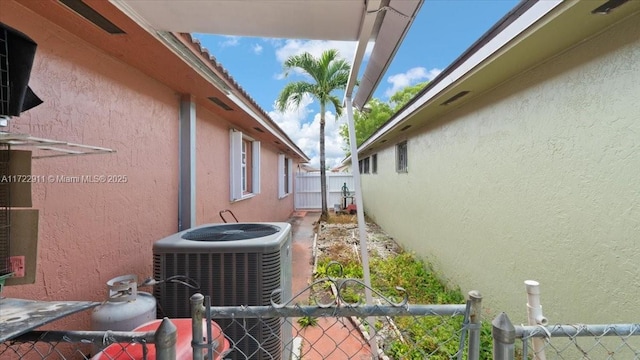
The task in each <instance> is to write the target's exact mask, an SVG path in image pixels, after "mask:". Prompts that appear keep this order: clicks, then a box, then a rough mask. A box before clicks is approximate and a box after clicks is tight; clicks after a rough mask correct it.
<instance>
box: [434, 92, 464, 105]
mask: <svg viewBox="0 0 640 360" xmlns="http://www.w3.org/2000/svg"><path fill="white" fill-rule="evenodd" d="M468 93H470V91H466V90H465V91H460V92H459V93H457V94H455V95H453V96H452V97H450V98H448V99H447V100H446V101H445V102H443V103H442V104H440V105H449V104H451V103H452V102H454V101H456V100H458V99H460V98H461V97H463V96H466V95H467V94H468Z"/></svg>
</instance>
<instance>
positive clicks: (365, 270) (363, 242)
mask: <svg viewBox="0 0 640 360" xmlns="http://www.w3.org/2000/svg"><path fill="white" fill-rule="evenodd" d="M345 103H346V107H347V126H348V128H349V144H350V146H351V169H352V170H351V172H352V173H353V183H354V186H355V191H356V216H357V218H358V233H359V235H360V257H361V258H362V274H363V275H364V283H365V285H366V286H365V287H364V296H365V300H366V304H367V305H373V296H372V294H371V272H370V270H369V251H368V249H369V247H368V245H367V228H366V224H365V222H364V206H363V202H362V187H361V185H360V171H358V167H357V164H358V149H357V146H356V131H355V124H354V121H353V104H352V103H351V97H350V96H347V97H346V98H345ZM353 164H356V165H355V166H354V165H353ZM367 322H368V323H369V335H370V336H371V339H370V341H369V346H370V347H371V353H372V356H373V358H374V359H377V358H378V355H377V354H378V343H377V342H376V339H375V326H374V324H375V319H374V318H367Z"/></svg>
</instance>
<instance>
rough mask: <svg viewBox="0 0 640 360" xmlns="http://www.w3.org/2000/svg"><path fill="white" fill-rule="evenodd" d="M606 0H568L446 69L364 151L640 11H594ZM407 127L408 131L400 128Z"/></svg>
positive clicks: (633, 6) (636, 7)
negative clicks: (458, 72)
mask: <svg viewBox="0 0 640 360" xmlns="http://www.w3.org/2000/svg"><path fill="white" fill-rule="evenodd" d="M604 2H605V1H576V2H563V3H562V4H561V5H559V6H558V7H556V8H555V9H554V10H552V11H551V12H550V13H549V14H547V15H546V16H544V17H543V18H542V19H540V20H539V21H537V22H536V23H534V24H532V25H531V26H530V27H529V28H527V29H526V30H525V31H523V32H522V33H520V34H518V35H517V36H515V37H514V38H513V39H512V40H511V41H509V42H508V43H507V44H505V45H504V46H502V47H501V48H499V49H497V50H496V51H495V52H493V53H492V54H490V55H489V56H488V57H487V58H486V59H485V60H484V61H482V62H480V63H478V64H477V65H474V66H473V67H471V68H469V69H468V70H466V71H465V72H464V73H463V74H462V76H460V77H459V78H457V79H454V80H452V78H451V77H450V76H446V74H444V73H443V74H442V75H443V76H439V77H437V78H436V79H434V80H433V81H432V82H431V83H430V84H429V86H428V87H427V88H425V89H424V90H423V92H422V93H421V94H420V95H418V96H417V97H416V98H415V99H414V100H413V102H411V103H409V104H407V105H406V106H405V108H403V109H401V110H400V111H399V112H398V113H397V114H395V115H394V117H392V118H391V119H390V120H389V121H388V122H387V123H386V124H385V125H383V126H382V127H381V128H380V129H379V130H378V131H377V132H376V133H375V134H373V135H372V136H371V137H370V138H369V139H367V140H366V141H365V142H364V143H363V144H362V145H361V147H360V149H359V152H362V151H366V150H368V149H371V148H373V147H376V146H379V145H380V144H381V141H382V140H389V141H391V140H394V139H399V138H400V137H402V136H407V135H408V133H410V132H411V131H413V130H415V129H418V128H419V127H421V126H423V125H424V124H427V123H429V122H431V121H433V120H435V119H437V118H440V117H442V116H443V115H445V114H446V113H448V112H450V111H451V110H453V109H456V108H459V107H461V106H464V104H466V103H468V102H470V101H472V100H473V99H474V98H476V97H478V96H481V95H482V94H483V93H485V92H487V91H490V90H491V89H493V88H495V87H496V86H499V85H500V84H501V83H503V82H505V81H508V80H509V79H512V78H513V77H515V76H517V75H518V74H520V73H522V72H524V71H527V70H528V69H531V68H532V67H535V66H537V65H539V64H541V63H543V62H545V61H548V60H549V59H551V58H553V57H555V56H559V55H560V54H562V53H563V52H564V51H567V50H568V49H570V48H571V47H573V46H575V45H577V44H579V43H581V42H583V41H585V40H587V39H588V38H590V37H592V36H594V35H596V34H598V33H600V32H601V31H603V30H605V29H607V28H608V27H610V26H612V25H613V24H615V23H617V22H619V21H621V20H622V19H624V18H626V17H628V16H630V15H631V14H634V13H637V12H639V11H640V1H629V2H628V3H626V4H624V5H622V6H621V7H620V8H618V9H616V10H614V11H613V12H611V13H610V14H608V15H598V14H592V13H591V11H592V10H593V9H595V8H596V7H598V6H599V5H601V4H602V3H604ZM482 51H483V49H479V50H478V51H477V53H480V52H482ZM464 66H465V64H464V63H463V64H460V65H459V67H460V68H463V67H464ZM453 70H454V71H452V72H451V73H452V74H453V73H454V72H455V69H453ZM445 71H446V70H445ZM461 91H469V94H468V95H466V96H464V97H462V98H460V99H459V100H457V101H455V102H453V103H451V104H449V105H442V103H444V102H445V101H446V100H447V99H449V98H451V97H452V96H454V95H456V94H458V93H460V92H461ZM408 125H411V130H407V129H406V127H407V126H408ZM403 128H404V129H405V131H402V130H401V129H403ZM385 142H386V141H385ZM387 144H388V143H385V144H384V145H387Z"/></svg>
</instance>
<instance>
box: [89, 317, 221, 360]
mask: <svg viewBox="0 0 640 360" xmlns="http://www.w3.org/2000/svg"><path fill="white" fill-rule="evenodd" d="M170 320H171V322H172V323H173V325H175V326H176V328H177V329H178V331H177V334H176V335H177V340H176V360H191V359H192V358H193V348H192V347H191V319H170ZM161 322H162V320H153V321H150V322H148V323H146V324H143V325H140V326H138V327H137V328H135V329H134V330H133V331H140V332H146V331H155V330H156V329H158V326H160V323H161ZM211 332H212V334H211V339H212V340H213V341H217V342H218V347H217V348H216V349H215V354H214V359H215V360H220V359H222V356H223V355H224V354H225V353H226V352H227V351H228V350H229V341H228V340H227V339H226V338H225V337H224V334H223V333H222V330H221V329H220V326H218V324H216V323H215V322H213V321H212V322H211ZM202 333H203V334H205V336H206V334H207V324H206V322H205V321H203V322H202ZM147 351H148V352H147V357H146V359H148V360H155V358H156V347H155V345H154V344H147ZM202 351H203V353H204V354H205V356H206V354H207V350H206V349H203V350H202ZM125 359H126V360H143V359H145V358H144V355H143V352H142V345H141V344H131V343H129V344H111V345H109V346H108V347H107V348H105V349H104V350H103V351H101V352H99V353H98V354H96V356H94V357H93V358H92V360H125Z"/></svg>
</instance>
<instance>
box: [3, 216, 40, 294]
mask: <svg viewBox="0 0 640 360" xmlns="http://www.w3.org/2000/svg"><path fill="white" fill-rule="evenodd" d="M9 216H10V218H11V236H10V240H9V263H10V264H11V266H12V270H13V272H14V276H13V277H10V278H8V279H7V280H6V284H5V285H8V286H10V285H23V284H33V283H35V281H36V259H37V258H38V216H39V213H38V210H37V209H11V210H9ZM20 275H23V276H22V277H19V276H20Z"/></svg>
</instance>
